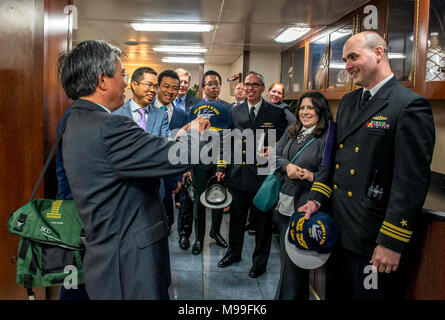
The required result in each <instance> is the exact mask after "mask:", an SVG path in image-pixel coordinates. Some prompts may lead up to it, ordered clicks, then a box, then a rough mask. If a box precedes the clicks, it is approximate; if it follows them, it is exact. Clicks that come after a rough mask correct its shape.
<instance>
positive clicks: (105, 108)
mask: <svg viewBox="0 0 445 320" xmlns="http://www.w3.org/2000/svg"><path fill="white" fill-rule="evenodd" d="M96 104H97V105H98V106H99V107H101V108H102V109H104V110H105V111H106V112H108V113H111V111H110V110H108V109H107V107H104V106H103V105H101V104H98V103H96Z"/></svg>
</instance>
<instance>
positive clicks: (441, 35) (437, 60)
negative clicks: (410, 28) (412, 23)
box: [426, 0, 445, 81]
mask: <svg viewBox="0 0 445 320" xmlns="http://www.w3.org/2000/svg"><path fill="white" fill-rule="evenodd" d="M429 17H430V19H429V26H428V50H427V54H426V81H444V80H445V51H444V50H443V48H445V1H444V0H430V13H429Z"/></svg>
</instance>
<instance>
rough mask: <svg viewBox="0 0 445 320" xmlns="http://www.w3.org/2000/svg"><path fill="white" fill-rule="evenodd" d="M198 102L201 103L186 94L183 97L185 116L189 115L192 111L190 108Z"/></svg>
mask: <svg viewBox="0 0 445 320" xmlns="http://www.w3.org/2000/svg"><path fill="white" fill-rule="evenodd" d="M199 101H201V99H199V98H197V97H195V96H192V95H190V94H187V95H186V96H185V112H187V114H190V110H191V109H192V107H193V106H194V105H195V104H197V103H198V102H199Z"/></svg>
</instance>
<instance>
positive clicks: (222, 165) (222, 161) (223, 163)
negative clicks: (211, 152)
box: [216, 160, 227, 168]
mask: <svg viewBox="0 0 445 320" xmlns="http://www.w3.org/2000/svg"><path fill="white" fill-rule="evenodd" d="M216 166H217V167H223V168H227V162H226V161H224V160H218V163H217V165H216Z"/></svg>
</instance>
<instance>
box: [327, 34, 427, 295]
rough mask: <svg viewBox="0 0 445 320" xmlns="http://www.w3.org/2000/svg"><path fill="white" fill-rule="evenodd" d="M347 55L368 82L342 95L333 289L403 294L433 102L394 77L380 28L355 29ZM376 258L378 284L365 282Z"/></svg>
mask: <svg viewBox="0 0 445 320" xmlns="http://www.w3.org/2000/svg"><path fill="white" fill-rule="evenodd" d="M343 60H344V61H345V62H346V70H347V71H348V72H349V74H350V75H351V76H352V79H353V81H354V83H355V84H356V85H360V86H363V88H361V89H358V90H355V91H353V92H351V93H349V94H347V95H345V96H344V97H343V99H342V101H341V103H340V106H339V109H338V112H337V117H336V121H337V151H336V156H335V162H334V163H335V169H334V176H333V192H332V214H333V217H334V220H335V221H336V223H337V224H338V226H339V229H340V246H339V248H338V249H337V250H336V251H335V252H334V253H333V255H332V256H331V258H330V260H329V262H328V269H327V279H326V281H327V282H326V297H327V299H389V298H401V297H402V296H403V293H404V288H405V286H406V284H407V282H408V281H407V279H406V278H403V277H402V276H401V275H402V274H403V271H404V261H406V260H405V259H406V254H405V253H406V252H407V250H406V248H407V246H408V244H409V242H410V239H411V237H412V234H413V229H414V224H415V218H416V215H417V214H418V213H420V212H421V210H422V206H423V203H424V200H425V197H426V193H427V191H428V186H429V179H430V164H431V158H432V154H433V148H434V141H435V132H434V122H433V116H432V112H431V106H430V104H429V102H428V101H427V100H426V99H425V98H423V97H421V96H419V95H417V94H416V93H414V92H413V91H411V90H409V89H407V88H406V87H404V86H402V85H401V84H400V83H399V82H398V81H397V79H396V78H395V77H394V75H393V73H392V72H391V68H390V65H389V61H388V57H387V47H386V43H385V41H384V40H383V39H382V38H381V37H380V36H379V35H378V34H377V33H374V32H362V33H359V34H356V35H354V36H352V37H351V38H350V39H349V40H348V41H347V42H346V43H345V45H344V48H343ZM401 257H402V259H401ZM404 258H405V259H404ZM399 264H400V268H399ZM370 265H372V266H373V267H375V268H374V270H375V271H376V272H377V271H378V273H374V275H377V278H378V285H377V286H376V287H377V288H375V286H374V287H373V288H370V286H367V285H366V283H364V282H365V278H366V277H367V276H368V275H370V270H371V267H370ZM367 266H369V267H368V268H367ZM367 270H368V271H367ZM340 274H341V276H339V275H340Z"/></svg>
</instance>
